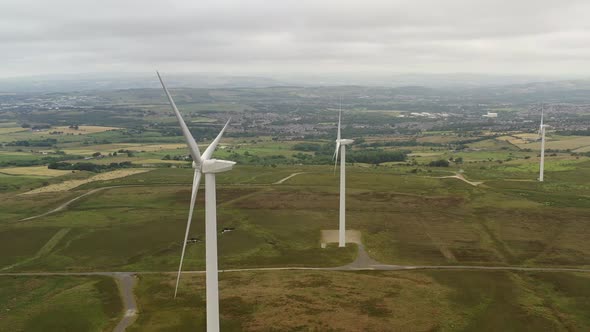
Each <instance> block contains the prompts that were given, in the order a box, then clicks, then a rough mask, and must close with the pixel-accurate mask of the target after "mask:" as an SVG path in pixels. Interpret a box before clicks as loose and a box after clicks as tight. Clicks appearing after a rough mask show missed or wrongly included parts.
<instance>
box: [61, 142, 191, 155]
mask: <svg viewBox="0 0 590 332" xmlns="http://www.w3.org/2000/svg"><path fill="white" fill-rule="evenodd" d="M182 148H186V144H184V143H183V144H179V143H166V144H138V143H137V144H134V143H123V144H103V145H93V146H89V147H83V148H71V149H64V151H65V152H66V153H68V154H78V155H87V154H93V153H95V152H102V153H109V152H116V151H119V150H131V151H145V152H154V151H161V150H174V149H182Z"/></svg>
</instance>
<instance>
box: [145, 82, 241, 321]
mask: <svg viewBox="0 0 590 332" xmlns="http://www.w3.org/2000/svg"><path fill="white" fill-rule="evenodd" d="M156 73H157V74H158V78H159V79H160V83H162V87H163V88H164V91H165V92H166V96H167V97H168V100H169V101H170V106H172V110H173V111H174V114H175V115H176V119H178V123H179V124H180V128H181V129H182V134H183V135H184V139H185V140H186V144H187V145H188V147H189V151H190V154H191V156H192V157H193V168H194V169H195V174H194V178H193V189H192V193H191V205H190V208H189V214H188V221H187V223H186V232H185V234H184V242H183V245H182V254H181V255H180V266H179V267H178V276H177V277H176V288H175V290H174V297H175V298H176V293H177V291H178V282H179V280H180V273H181V270H182V262H183V260H184V253H185V250H186V242H187V240H188V234H189V230H190V227H191V220H192V216H193V209H194V206H195V199H196V197H197V190H198V189H199V183H200V181H201V174H205V260H206V261H205V265H206V273H205V274H206V287H207V292H206V293H207V294H206V297H207V331H208V332H217V331H219V286H218V280H217V277H218V270H217V207H216V201H215V174H216V173H221V172H226V171H229V170H231V169H232V167H233V165H234V164H235V162H233V161H227V160H217V159H211V156H212V155H213V151H215V148H216V147H217V144H219V140H221V136H222V135H223V133H224V132H225V129H226V128H227V125H228V124H229V120H228V121H227V123H226V124H225V126H224V127H223V129H221V132H220V133H219V135H217V137H216V138H215V140H213V142H211V144H210V145H209V146H208V147H207V149H206V150H205V152H204V153H203V155H201V153H200V152H199V147H198V146H197V142H195V139H194V138H193V136H192V135H191V133H190V131H189V129H188V127H187V126H186V123H185V122H184V120H183V119H182V116H181V115H180V112H179V111H178V108H177V107H176V104H175V103H174V100H173V99H172V96H171V95H170V92H168V89H167V88H166V85H165V84H164V81H163V80H162V77H160V73H158V72H156Z"/></svg>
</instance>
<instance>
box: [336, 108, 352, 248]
mask: <svg viewBox="0 0 590 332" xmlns="http://www.w3.org/2000/svg"><path fill="white" fill-rule="evenodd" d="M341 118H342V107H340V113H338V134H337V135H338V136H337V138H336V151H334V171H336V164H337V163H338V150H340V225H339V226H340V227H339V230H338V246H339V247H345V246H346V193H345V192H346V146H347V145H349V144H352V143H353V142H354V141H353V140H351V139H342V138H341V137H340V121H341Z"/></svg>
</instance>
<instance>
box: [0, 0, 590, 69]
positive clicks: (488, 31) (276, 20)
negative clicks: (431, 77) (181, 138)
mask: <svg viewBox="0 0 590 332" xmlns="http://www.w3.org/2000/svg"><path fill="white" fill-rule="evenodd" d="M589 12H590V2H588V1H586V0H581V1H576V0H571V1H554V0H536V1H533V0H518V1H514V0H511V1H506V0H477V1H474V0H445V1H440V0H413V1H400V0H383V1H375V0H365V1H343V0H340V1H332V0H329V1H319V0H316V1H289V0H286V1H282V0H281V1H257V0H254V1H227V0H216V1H208V0H205V1H202V0H199V1H194V0H187V1H184V0H182V1H181V0H174V1H151V0H143V1H137V0H127V1H120V0H119V1H114V0H103V1H87V0H53V1H38V0H37V1H34V0H3V1H1V2H0V45H2V46H1V49H0V63H2V68H3V70H2V72H1V73H0V77H10V76H23V75H36V74H48V73H79V72H142V71H149V72H151V71H153V69H154V68H160V69H162V70H165V71H168V72H218V73H225V74H237V75H243V74H248V75H251V74H256V75H279V76H280V75H297V74H301V73H307V74H316V75H322V74H334V73H348V74H363V75H371V74H383V73H396V72H413V73H456V72H472V73H487V74H532V75H560V76H572V75H590V20H588V19H587V13H589Z"/></svg>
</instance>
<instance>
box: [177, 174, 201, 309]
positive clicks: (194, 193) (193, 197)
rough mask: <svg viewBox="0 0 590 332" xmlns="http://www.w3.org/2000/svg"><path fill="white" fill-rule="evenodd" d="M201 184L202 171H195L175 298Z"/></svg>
mask: <svg viewBox="0 0 590 332" xmlns="http://www.w3.org/2000/svg"><path fill="white" fill-rule="evenodd" d="M200 182H201V171H200V170H198V169H195V175H194V177H193V190H192V192H191V206H190V208H189V212H188V221H187V222H186V232H185V233H184V242H183V244H182V254H180V265H179V266H178V275H177V276H176V287H175V288H174V298H176V293H178V283H179V282H180V272H181V271H182V262H183V261H184V253H185V251H186V241H188V234H189V231H190V229H191V221H192V219H193V210H194V208H195V200H196V199H197V191H198V190H199V183H200Z"/></svg>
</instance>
